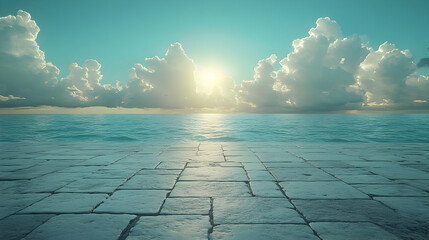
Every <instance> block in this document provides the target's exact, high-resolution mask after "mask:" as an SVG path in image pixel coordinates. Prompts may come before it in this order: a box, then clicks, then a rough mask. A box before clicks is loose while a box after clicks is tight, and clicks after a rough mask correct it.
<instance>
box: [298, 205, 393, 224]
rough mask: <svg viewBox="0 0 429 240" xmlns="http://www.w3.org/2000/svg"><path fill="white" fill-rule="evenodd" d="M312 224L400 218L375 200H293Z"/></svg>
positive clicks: (379, 220) (382, 220)
mask: <svg viewBox="0 0 429 240" xmlns="http://www.w3.org/2000/svg"><path fill="white" fill-rule="evenodd" d="M292 201H293V203H294V204H295V205H296V208H297V209H298V210H299V211H300V212H302V214H303V215H304V216H305V218H307V220H308V221H310V222H331V221H334V222H341V221H343V222H346V221H353V222H375V223H381V222H384V221H386V220H389V219H395V218H397V217H398V215H397V213H396V212H395V211H393V210H392V209H390V208H388V207H386V206H384V205H383V204H381V203H380V202H378V201H375V200H331V199H330V200H292Z"/></svg>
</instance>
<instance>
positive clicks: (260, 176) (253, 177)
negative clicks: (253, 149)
mask: <svg viewBox="0 0 429 240" xmlns="http://www.w3.org/2000/svg"><path fill="white" fill-rule="evenodd" d="M247 175H249V179H250V181H274V180H275V179H274V177H273V176H272V175H271V174H270V172H268V171H267V170H263V171H262V170H249V171H247Z"/></svg>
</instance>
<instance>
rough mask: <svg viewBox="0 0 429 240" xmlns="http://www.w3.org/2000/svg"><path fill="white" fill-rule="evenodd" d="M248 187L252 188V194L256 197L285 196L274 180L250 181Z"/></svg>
mask: <svg viewBox="0 0 429 240" xmlns="http://www.w3.org/2000/svg"><path fill="white" fill-rule="evenodd" d="M250 187H251V188H252V192H253V195H255V196H257V197H279V198H284V197H285V196H284V195H283V193H282V192H281V191H280V188H279V187H278V186H277V184H276V182H274V181H255V182H250Z"/></svg>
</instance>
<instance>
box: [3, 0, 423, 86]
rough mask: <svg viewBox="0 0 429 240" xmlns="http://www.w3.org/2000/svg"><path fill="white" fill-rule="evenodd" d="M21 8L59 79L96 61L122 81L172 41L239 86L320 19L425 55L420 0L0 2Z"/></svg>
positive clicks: (110, 77)
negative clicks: (31, 21)
mask: <svg viewBox="0 0 429 240" xmlns="http://www.w3.org/2000/svg"><path fill="white" fill-rule="evenodd" d="M19 9H22V10H25V11H27V12H29V13H30V14H31V16H32V19H34V20H35V21H36V22H37V24H38V26H39V27H40V29H41V31H40V33H39V36H38V38H37V42H38V44H39V46H40V48H41V49H42V50H43V51H44V52H45V54H46V59H47V61H50V62H53V63H54V64H55V65H56V66H57V67H58V68H59V69H60V70H61V74H60V76H61V77H64V76H66V75H67V74H68V72H69V70H68V67H69V65H70V63H72V62H77V63H82V62H84V61H85V60H86V59H96V60H97V61H98V62H99V63H100V64H101V65H102V73H103V75H104V78H103V82H104V83H114V82H115V80H120V81H121V82H124V83H125V82H126V81H127V79H128V70H129V69H130V68H131V67H132V66H133V65H134V64H135V63H141V62H143V61H144V58H147V57H153V56H155V55H158V56H163V55H164V54H165V51H166V49H167V47H168V46H169V45H170V44H171V43H174V42H180V43H181V44H182V45H183V48H184V49H185V51H186V53H187V55H188V56H189V57H190V58H192V59H193V60H194V62H195V64H196V66H197V68H198V67H200V68H211V67H212V66H215V67H216V68H218V69H222V72H223V73H224V74H225V75H229V76H231V77H233V79H234V80H235V81H236V82H237V83H240V82H241V80H243V79H252V76H253V74H254V72H253V68H254V67H255V66H256V63H257V62H258V60H260V59H263V58H267V57H269V56H270V54H276V55H277V56H278V57H279V58H284V57H285V56H286V55H287V53H289V52H291V51H292V50H293V47H292V41H293V40H294V39H297V38H302V37H305V36H306V35H307V32H308V30H309V29H310V28H311V27H314V25H315V21H316V20H317V19H318V18H319V17H326V16H328V17H330V18H331V19H333V20H335V21H337V22H338V23H339V25H340V26H341V28H342V30H343V33H344V36H346V37H348V36H351V35H352V34H354V33H357V34H359V35H360V36H361V37H362V38H364V40H365V41H369V43H370V46H371V47H374V48H377V47H378V46H379V45H380V44H381V43H383V42H385V41H389V42H391V43H394V44H396V47H397V48H399V49H409V50H410V51H411V53H412V54H413V56H414V58H415V60H416V61H418V60H419V59H421V58H423V57H429V49H428V47H429V33H428V31H427V24H428V23H429V14H427V12H426V11H427V9H429V1H425V0H420V1H398V0H377V1H368V0H363V1H362V0H360V1H308V0H307V1H285V0H283V1H222V0H218V1H137V0H132V1H130V0H128V1H46V0H43V1H33V0H25V1H22V0H13V1H8V0H3V1H1V2H0V16H6V15H14V14H16V12H17V11H18V10H19ZM418 71H419V72H420V73H425V74H427V73H429V71H428V68H426V69H419V70H418Z"/></svg>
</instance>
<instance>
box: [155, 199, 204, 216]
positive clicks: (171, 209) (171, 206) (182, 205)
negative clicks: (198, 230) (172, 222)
mask: <svg viewBox="0 0 429 240" xmlns="http://www.w3.org/2000/svg"><path fill="white" fill-rule="evenodd" d="M209 211H210V199H209V198H167V199H166V200H165V203H164V205H163V206H162V209H161V214H175V215H189V214H201V215H208V214H209Z"/></svg>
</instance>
